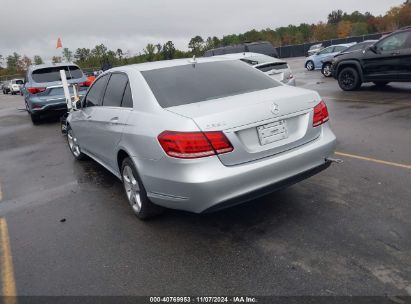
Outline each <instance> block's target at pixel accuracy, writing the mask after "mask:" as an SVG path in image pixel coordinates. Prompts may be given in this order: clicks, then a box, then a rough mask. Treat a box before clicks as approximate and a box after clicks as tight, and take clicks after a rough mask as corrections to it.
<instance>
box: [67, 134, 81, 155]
mask: <svg viewBox="0 0 411 304" xmlns="http://www.w3.org/2000/svg"><path fill="white" fill-rule="evenodd" d="M67 141H68V144H69V147H70V150H71V152H73V154H74V156H75V157H79V156H80V154H81V152H80V147H79V145H78V144H77V138H76V137H75V136H74V133H73V130H72V129H70V130H69V131H68V133H67Z"/></svg>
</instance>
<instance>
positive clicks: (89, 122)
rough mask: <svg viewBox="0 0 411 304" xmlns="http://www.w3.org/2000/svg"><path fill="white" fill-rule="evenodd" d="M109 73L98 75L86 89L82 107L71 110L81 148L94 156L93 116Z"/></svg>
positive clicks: (99, 103) (73, 125) (94, 126)
mask: <svg viewBox="0 0 411 304" xmlns="http://www.w3.org/2000/svg"><path fill="white" fill-rule="evenodd" d="M109 77H110V75H103V76H101V77H99V78H98V79H97V80H96V81H95V82H94V83H93V85H92V86H91V87H90V89H89V90H88V92H87V94H86V95H85V97H84V99H83V101H82V108H81V109H80V110H79V111H74V112H73V120H74V122H73V124H72V125H71V127H72V128H73V131H74V133H75V134H76V137H77V140H78V141H79V145H80V147H81V149H82V150H84V151H85V152H86V153H88V154H92V156H96V155H95V153H96V149H94V146H95V137H94V132H95V128H96V124H95V121H94V120H95V117H96V116H97V114H98V109H99V108H101V104H102V98H103V94H104V92H105V90H106V87H107V82H108V80H109Z"/></svg>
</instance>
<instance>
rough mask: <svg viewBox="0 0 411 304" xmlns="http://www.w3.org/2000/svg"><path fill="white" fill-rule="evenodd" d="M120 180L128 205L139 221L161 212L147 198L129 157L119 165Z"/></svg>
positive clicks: (161, 209)
mask: <svg viewBox="0 0 411 304" xmlns="http://www.w3.org/2000/svg"><path fill="white" fill-rule="evenodd" d="M121 180H122V182H123V187H124V192H125V194H126V197H127V200H128V203H129V204H130V206H131V209H132V210H133V212H134V214H135V215H136V216H137V217H138V218H139V219H141V220H147V219H149V218H152V217H154V216H156V215H158V214H160V213H161V212H162V211H163V208H162V207H160V206H157V205H155V204H153V203H152V202H151V201H150V200H149V198H148V197H147V192H146V190H145V188H144V185H143V183H142V182H141V179H140V176H139V175H138V173H137V169H136V167H135V166H134V163H133V161H132V160H131V159H130V158H129V157H126V158H125V159H124V160H123V163H122V165H121Z"/></svg>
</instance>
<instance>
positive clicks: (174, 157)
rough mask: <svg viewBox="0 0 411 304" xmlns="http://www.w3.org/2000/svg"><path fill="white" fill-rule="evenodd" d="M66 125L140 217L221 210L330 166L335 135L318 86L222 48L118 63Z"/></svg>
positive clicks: (77, 151) (77, 153)
mask: <svg viewBox="0 0 411 304" xmlns="http://www.w3.org/2000/svg"><path fill="white" fill-rule="evenodd" d="M67 129H68V136H67V139H68V144H69V147H70V150H71V152H72V153H73V155H74V157H75V158H76V159H83V158H85V156H89V157H91V158H92V159H94V160H96V161H97V162H99V163H100V164H101V165H102V166H104V167H105V168H107V169H108V170H109V171H111V172H112V173H113V174H114V175H115V176H117V177H118V178H119V179H121V180H122V182H123V184H124V190H125V193H126V196H127V199H128V201H129V203H130V205H131V207H132V210H133V211H134V212H135V214H136V215H137V216H138V217H139V218H141V219H145V218H148V217H150V216H152V215H154V214H156V213H158V212H159V211H160V210H161V207H167V208H173V209H181V210H187V211H191V212H196V213H200V212H205V211H213V210H218V209H221V208H225V207H229V206H232V205H235V204H239V203H242V202H244V201H248V200H251V199H253V198H256V197H259V196H262V195H265V194H268V193H271V192H273V191H276V190H278V189H280V188H283V187H286V186H289V185H291V184H293V183H296V182H298V181H301V180H303V179H305V178H307V177H310V176H312V175H314V174H316V173H318V172H320V171H322V170H324V169H325V168H327V167H328V166H329V164H330V160H329V157H331V156H332V155H333V153H334V149H335V143H336V138H335V136H334V134H333V132H332V131H331V129H330V127H329V124H328V111H327V107H326V105H325V103H324V102H323V101H322V100H321V98H320V96H319V95H318V93H316V92H314V91H310V90H305V89H300V88H295V87H290V86H286V85H283V84H280V83H279V82H277V81H275V80H273V79H271V78H270V77H268V76H266V75H265V74H263V73H261V72H260V71H258V70H256V69H255V68H253V67H251V66H249V65H247V64H244V63H243V62H240V61H239V60H227V59H217V58H201V59H197V60H195V59H178V60H170V61H161V62H151V63H144V64H138V65H130V66H123V67H118V68H114V69H111V70H109V71H107V72H105V73H103V74H102V75H101V76H99V77H98V79H97V80H96V81H95V82H94V84H93V85H92V87H91V88H90V89H89V90H88V92H87V94H86V96H85V97H84V98H83V100H82V105H81V107H79V109H78V110H76V111H72V112H71V113H70V115H69V116H68V118H67ZM314 191H315V190H314ZM160 206H161V207H160Z"/></svg>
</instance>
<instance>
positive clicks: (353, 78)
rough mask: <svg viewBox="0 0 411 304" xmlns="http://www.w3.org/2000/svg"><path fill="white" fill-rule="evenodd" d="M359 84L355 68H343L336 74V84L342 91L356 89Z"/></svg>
mask: <svg viewBox="0 0 411 304" xmlns="http://www.w3.org/2000/svg"><path fill="white" fill-rule="evenodd" d="M361 84H362V83H361V79H360V74H359V73H358V71H357V70H356V69H355V68H352V67H346V68H343V69H342V70H341V72H340V73H339V74H338V85H339V86H340V88H341V89H342V90H344V91H355V90H358V89H359V88H360V87H361Z"/></svg>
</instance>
